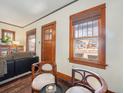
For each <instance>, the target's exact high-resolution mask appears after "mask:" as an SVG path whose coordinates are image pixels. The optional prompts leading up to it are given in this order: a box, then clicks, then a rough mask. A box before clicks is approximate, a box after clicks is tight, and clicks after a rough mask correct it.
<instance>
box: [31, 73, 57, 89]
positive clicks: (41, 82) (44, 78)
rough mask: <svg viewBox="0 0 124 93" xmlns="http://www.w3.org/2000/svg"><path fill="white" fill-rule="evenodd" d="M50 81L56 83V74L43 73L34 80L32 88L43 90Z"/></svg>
mask: <svg viewBox="0 0 124 93" xmlns="http://www.w3.org/2000/svg"><path fill="white" fill-rule="evenodd" d="M50 83H55V76H54V75H53V74H50V73H43V74H41V75H38V76H37V77H36V78H35V79H34V80H33V82H32V88H33V89H35V90H41V89H42V88H43V87H44V86H46V85H47V84H50Z"/></svg>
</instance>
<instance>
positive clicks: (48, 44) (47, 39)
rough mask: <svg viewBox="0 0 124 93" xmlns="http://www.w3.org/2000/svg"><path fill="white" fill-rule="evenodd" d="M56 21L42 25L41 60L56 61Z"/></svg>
mask: <svg viewBox="0 0 124 93" xmlns="http://www.w3.org/2000/svg"><path fill="white" fill-rule="evenodd" d="M55 32H56V22H52V23H49V24H46V25H44V26H43V27H42V46H41V60H42V61H47V62H52V63H54V62H55V41H56V33H55Z"/></svg>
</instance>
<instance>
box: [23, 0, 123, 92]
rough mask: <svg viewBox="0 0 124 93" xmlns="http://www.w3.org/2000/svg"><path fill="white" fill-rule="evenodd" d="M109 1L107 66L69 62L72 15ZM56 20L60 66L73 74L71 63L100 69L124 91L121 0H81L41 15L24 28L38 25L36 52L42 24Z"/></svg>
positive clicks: (112, 87) (114, 87) (112, 84)
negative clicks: (70, 20)
mask: <svg viewBox="0 0 124 93" xmlns="http://www.w3.org/2000/svg"><path fill="white" fill-rule="evenodd" d="M102 3H106V10H107V11H106V63H107V64H108V66H107V68H106V69H105V70H104V69H98V68H93V67H88V66H83V65H76V64H72V63H69V61H68V58H69V16H70V15H72V14H75V13H77V12H80V11H82V10H85V9H88V8H91V7H94V6H96V5H99V4H102ZM52 21H56V63H57V70H58V71H59V72H62V73H65V74H67V75H70V76H71V69H72V66H76V67H82V68H85V69H90V70H92V71H95V72H97V73H99V74H100V75H101V76H102V77H103V78H104V79H105V80H106V81H107V84H108V87H109V90H112V91H114V92H116V93H122V90H123V85H122V81H123V80H122V0H79V1H78V2H76V3H74V4H72V5H69V6H68V7H65V8H64V9H61V10H59V11H57V12H56V13H54V14H52V15H50V16H48V17H46V18H44V19H41V20H40V21H38V22H36V23H34V24H32V25H30V26H28V27H26V28H24V29H23V30H24V31H28V30H31V29H33V28H36V29H37V33H36V35H37V43H36V45H37V48H36V49H37V50H36V51H37V55H39V56H41V54H40V53H41V44H39V41H41V26H42V25H44V24H47V23H50V22H52Z"/></svg>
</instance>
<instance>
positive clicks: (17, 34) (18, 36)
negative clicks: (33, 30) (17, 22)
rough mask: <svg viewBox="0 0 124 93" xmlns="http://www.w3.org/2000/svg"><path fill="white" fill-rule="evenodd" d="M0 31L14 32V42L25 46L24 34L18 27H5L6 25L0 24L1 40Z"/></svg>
mask: <svg viewBox="0 0 124 93" xmlns="http://www.w3.org/2000/svg"><path fill="white" fill-rule="evenodd" d="M2 29H6V30H11V31H14V32H15V40H16V41H19V42H20V44H23V45H24V44H25V32H24V31H22V28H19V27H14V26H10V25H7V24H3V23H0V38H1V36H2V35H1V34H2V33H1V30H2Z"/></svg>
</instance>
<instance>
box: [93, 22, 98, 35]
mask: <svg viewBox="0 0 124 93" xmlns="http://www.w3.org/2000/svg"><path fill="white" fill-rule="evenodd" d="M93 36H98V20H94V21H93Z"/></svg>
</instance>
